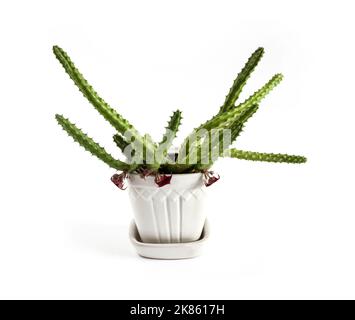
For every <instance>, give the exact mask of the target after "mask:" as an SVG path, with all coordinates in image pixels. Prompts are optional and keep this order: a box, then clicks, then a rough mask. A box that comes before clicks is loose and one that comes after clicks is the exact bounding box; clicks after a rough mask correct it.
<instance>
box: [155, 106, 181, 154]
mask: <svg viewBox="0 0 355 320" xmlns="http://www.w3.org/2000/svg"><path fill="white" fill-rule="evenodd" d="M181 120H182V115H181V111H180V110H176V111H174V113H173V115H172V116H171V117H170V120H169V122H168V126H167V127H165V133H164V136H163V138H162V140H161V141H160V143H159V147H158V149H159V152H160V153H161V155H162V156H166V155H167V153H168V150H169V149H170V147H171V145H172V143H173V140H174V139H175V138H176V135H177V132H178V130H179V127H180V125H181Z"/></svg>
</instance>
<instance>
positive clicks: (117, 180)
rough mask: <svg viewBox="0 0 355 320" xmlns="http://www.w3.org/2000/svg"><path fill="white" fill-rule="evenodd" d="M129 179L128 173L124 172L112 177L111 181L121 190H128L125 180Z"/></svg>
mask: <svg viewBox="0 0 355 320" xmlns="http://www.w3.org/2000/svg"><path fill="white" fill-rule="evenodd" d="M126 177H127V174H126V172H122V173H120V174H117V173H115V174H114V175H113V176H112V177H111V181H112V182H113V183H114V184H115V185H116V187H118V188H120V189H121V190H126V188H127V187H126V183H125V179H126Z"/></svg>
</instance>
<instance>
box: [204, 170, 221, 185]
mask: <svg viewBox="0 0 355 320" xmlns="http://www.w3.org/2000/svg"><path fill="white" fill-rule="evenodd" d="M219 179H220V176H219V174H217V173H214V172H213V171H206V172H205V186H206V187H209V186H210V185H212V184H214V183H215V182H216V181H218V180H219Z"/></svg>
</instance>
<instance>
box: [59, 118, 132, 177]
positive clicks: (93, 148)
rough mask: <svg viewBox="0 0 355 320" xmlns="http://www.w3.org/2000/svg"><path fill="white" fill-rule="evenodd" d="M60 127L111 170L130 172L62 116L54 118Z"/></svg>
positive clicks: (124, 164) (128, 167)
mask: <svg viewBox="0 0 355 320" xmlns="http://www.w3.org/2000/svg"><path fill="white" fill-rule="evenodd" d="M55 118H56V119H57V121H58V123H59V124H60V125H61V127H62V128H63V129H64V130H65V131H66V132H67V133H68V135H69V136H71V137H72V138H73V139H74V140H75V141H76V142H77V143H79V144H80V145H81V146H82V147H83V148H84V149H85V150H87V151H89V152H90V153H91V154H92V155H93V156H96V157H98V158H99V159H100V160H102V161H103V162H105V163H106V164H107V165H109V166H110V167H111V168H114V169H116V170H122V171H130V165H129V164H127V163H124V162H122V161H120V160H116V159H114V158H113V157H112V156H111V155H110V154H109V153H107V151H106V150H105V149H104V148H103V147H101V146H100V145H99V144H98V143H97V142H95V141H94V140H93V139H92V138H90V137H88V136H87V135H86V134H85V133H84V132H82V131H81V129H79V128H78V127H77V126H76V125H75V124H73V123H71V122H70V121H69V120H68V119H66V118H64V117H63V116H62V115H59V114H57V115H56V116H55Z"/></svg>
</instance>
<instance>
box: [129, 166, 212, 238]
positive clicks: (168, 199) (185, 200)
mask: <svg viewBox="0 0 355 320" xmlns="http://www.w3.org/2000/svg"><path fill="white" fill-rule="evenodd" d="M128 186H129V196H130V201H131V204H132V208H133V213H134V219H135V222H136V225H137V229H138V232H139V236H140V238H141V240H142V241H143V242H147V243H179V242H191V241H196V240H198V239H199V238H200V236H201V233H202V229H203V226H204V224H205V220H206V211H205V202H206V201H205V199H206V187H205V185H204V182H203V174H202V173H188V174H173V176H172V178H171V182H170V184H168V185H165V186H163V187H161V188H159V187H158V186H157V185H156V184H155V182H154V177H151V176H148V177H146V178H145V179H142V178H141V177H140V176H139V175H136V174H133V175H130V177H129V179H128Z"/></svg>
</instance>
